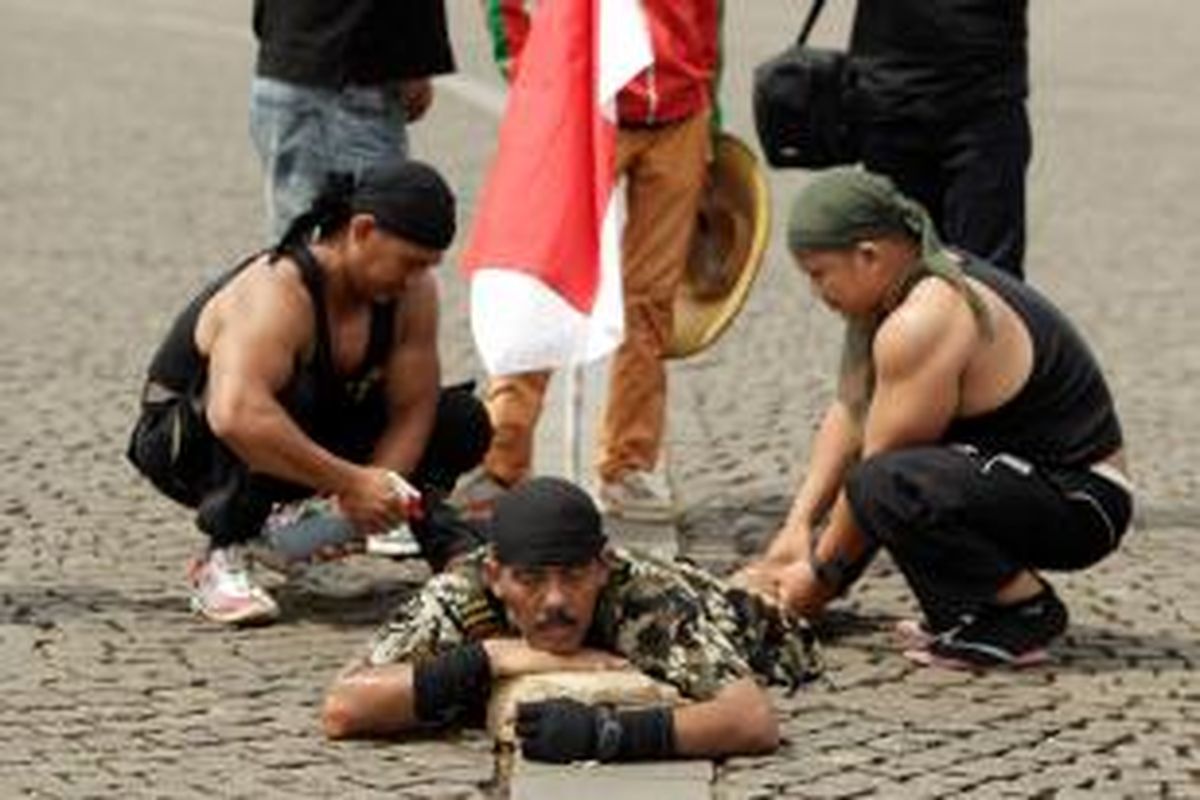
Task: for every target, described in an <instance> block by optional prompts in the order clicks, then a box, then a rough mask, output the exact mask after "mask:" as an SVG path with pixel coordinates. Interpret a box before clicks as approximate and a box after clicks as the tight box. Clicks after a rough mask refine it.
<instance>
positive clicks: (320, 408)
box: [149, 244, 396, 444]
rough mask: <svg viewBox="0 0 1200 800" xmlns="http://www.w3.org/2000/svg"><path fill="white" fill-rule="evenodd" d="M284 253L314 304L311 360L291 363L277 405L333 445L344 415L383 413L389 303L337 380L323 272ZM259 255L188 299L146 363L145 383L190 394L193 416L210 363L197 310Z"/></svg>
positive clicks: (295, 252)
mask: <svg viewBox="0 0 1200 800" xmlns="http://www.w3.org/2000/svg"><path fill="white" fill-rule="evenodd" d="M284 254H285V255H287V256H289V257H291V258H292V259H293V260H294V261H295V262H296V264H297V266H298V267H299V269H300V275H301V278H302V279H303V281H304V286H305V288H306V289H307V290H308V293H309V297H310V298H311V299H312V304H313V314H314V316H315V321H316V347H315V348H314V351H313V353H312V356H311V357H310V358H307V359H304V360H302V361H300V362H299V363H297V364H296V368H295V370H294V372H293V375H292V379H291V381H290V382H289V383H288V385H287V386H286V387H285V388H284V390H283V391H282V392H281V393H280V402H282V403H283V405H284V407H285V408H287V409H288V412H289V413H290V414H291V415H292V416H293V418H294V419H295V421H296V422H297V424H299V425H300V427H301V428H302V429H303V430H304V431H305V432H306V433H308V434H309V435H310V436H312V437H313V438H314V439H316V440H317V441H319V442H325V441H330V440H336V439H338V438H339V435H340V433H341V431H342V430H343V428H344V426H345V423H346V421H347V420H348V419H350V415H353V414H356V413H371V414H384V413H386V411H385V409H384V403H383V399H382V395H383V391H384V387H383V368H384V365H385V362H386V360H387V357H388V354H389V352H390V351H391V347H392V335H393V329H394V326H395V315H396V312H395V303H386V304H375V305H374V306H373V307H372V309H371V323H370V325H371V330H370V337H369V340H368V342H367V351H366V355H365V357H364V358H363V361H362V363H361V364H360V365H359V366H358V367H357V368H356V369H355V370H354V372H353V373H351V374H350V375H348V376H342V375H338V374H337V371H336V370H335V369H334V364H333V348H332V344H331V337H330V333H329V320H328V317H327V311H326V308H325V290H324V274H323V273H322V271H321V267H320V265H319V264H318V263H317V260H316V257H315V256H313V254H312V251H311V250H309V249H308V247H307V246H305V245H303V244H300V245H296V246H293V247H290V248H288V249H287V250H286V251H285V253H284ZM260 255H261V253H255V254H254V255H252V256H250V257H249V258H247V259H245V260H244V261H242V262H241V263H239V264H238V265H237V266H235V267H234V268H233V269H231V270H229V271H228V272H226V273H225V274H223V275H221V276H220V277H219V278H217V279H216V280H215V281H213V282H212V283H210V284H209V285H208V286H206V287H205V288H204V289H203V290H202V291H201V292H200V293H199V294H198V295H197V296H196V297H195V298H193V299H192V301H191V302H190V303H188V305H187V307H186V308H184V310H183V311H182V312H181V313H180V314H179V316H178V317H176V319H175V321H174V323H173V324H172V326H171V330H170V332H169V333H168V334H167V338H166V339H165V340H164V341H163V343H162V344H161V345H160V346H159V348H158V350H157V352H155V354H154V358H153V359H152V360H151V362H150V368H149V377H150V379H151V380H153V381H155V382H157V383H159V384H161V385H162V386H163V387H165V388H167V389H169V390H172V391H174V392H177V393H178V394H180V395H183V396H186V397H188V398H189V399H190V400H191V401H192V402H191V404H190V405H191V407H192V408H193V410H195V411H197V413H199V409H201V408H202V403H201V402H200V397H201V396H202V394H203V392H204V389H205V386H206V384H207V381H208V361H207V359H205V357H204V356H203V355H201V353H200V351H199V350H198V349H197V348H196V335H195V334H196V323H197V321H198V320H199V318H200V312H201V311H203V309H204V306H205V304H206V303H208V301H209V300H211V299H212V297H213V295H215V294H216V293H217V292H218V291H220V290H221V289H222V288H223V287H224V286H226V285H227V284H228V283H229V281H231V280H232V279H233V278H234V277H235V276H236V275H238V274H239V273H240V272H241V271H242V270H243V269H245V268H246V267H247V266H249V265H250V264H252V263H254V262H255V260H256V259H257V258H258V257H259V256H260ZM364 444H365V443H364Z"/></svg>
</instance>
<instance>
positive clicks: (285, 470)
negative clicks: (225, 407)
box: [209, 399, 356, 494]
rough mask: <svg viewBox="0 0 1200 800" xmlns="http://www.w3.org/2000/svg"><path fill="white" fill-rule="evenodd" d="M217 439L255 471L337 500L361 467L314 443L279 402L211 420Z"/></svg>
mask: <svg viewBox="0 0 1200 800" xmlns="http://www.w3.org/2000/svg"><path fill="white" fill-rule="evenodd" d="M209 424H210V425H211V426H212V429H213V433H214V434H215V435H216V436H217V437H218V438H219V439H220V440H221V441H222V442H224V443H225V445H226V446H228V447H229V449H230V450H232V451H233V452H234V454H236V455H237V456H238V457H239V458H240V459H241V460H242V461H244V462H245V463H246V464H247V466H249V467H250V469H251V470H253V471H255V472H261V473H264V474H266V475H270V476H272V477H275V478H279V479H281V480H285V481H289V482H291V483H296V484H300V485H302V486H307V487H309V488H310V489H313V490H314V491H316V492H322V493H329V494H337V493H340V492H342V491H343V490H344V489H345V488H346V486H348V485H349V484H350V483H351V481H352V480H353V478H354V470H355V469H356V466H355V465H354V464H352V463H350V462H349V461H346V460H345V459H342V458H339V457H338V456H336V455H334V454H333V453H331V452H330V451H329V450H327V449H325V448H324V447H321V445H319V444H317V443H316V442H315V441H313V440H312V439H310V438H309V437H308V435H307V434H305V433H304V431H303V430H301V429H300V426H298V425H297V424H296V423H295V422H294V421H293V420H292V418H291V417H289V416H288V414H287V411H286V410H284V408H283V407H282V406H280V405H279V404H278V403H277V402H276V401H274V399H271V400H269V401H266V400H259V401H250V402H249V403H247V404H245V405H243V406H241V407H240V408H239V409H238V410H237V411H236V412H235V413H233V414H227V415H221V416H219V417H213V416H210V417H209Z"/></svg>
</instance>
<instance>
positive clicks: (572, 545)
mask: <svg viewBox="0 0 1200 800" xmlns="http://www.w3.org/2000/svg"><path fill="white" fill-rule="evenodd" d="M492 543H493V545H494V547H495V553H496V560H497V561H499V562H500V563H502V564H512V565H521V566H551V565H558V566H562V565H570V564H583V563H586V562H588V561H590V560H592V559H593V558H595V557H596V556H597V555H599V554H600V552H601V551H602V550H603V549H604V545H605V544H606V543H607V540H606V539H605V538H604V526H603V524H602V522H601V520H600V512H599V511H598V510H597V509H596V504H595V503H593V502H592V498H591V497H590V496H589V495H588V493H587V492H585V491H584V490H583V489H580V488H579V487H578V486H576V485H575V484H573V483H571V482H570V481H565V480H563V479H561V478H548V477H542V478H532V479H530V480H527V481H523V482H522V483H519V484H517V486H516V487H515V488H513V490H512V491H510V492H508V493H506V494H504V495H502V496H501V497H500V498H499V499H498V500H497V501H496V505H495V508H494V510H493V514H492Z"/></svg>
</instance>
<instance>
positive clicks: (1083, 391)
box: [736, 167, 1132, 668]
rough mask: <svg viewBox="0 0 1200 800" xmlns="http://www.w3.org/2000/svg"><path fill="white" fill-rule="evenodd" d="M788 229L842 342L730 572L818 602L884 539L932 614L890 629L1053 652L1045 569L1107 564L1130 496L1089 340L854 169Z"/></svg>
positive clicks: (977, 652)
mask: <svg viewBox="0 0 1200 800" xmlns="http://www.w3.org/2000/svg"><path fill="white" fill-rule="evenodd" d="M788 243H789V248H790V250H791V252H792V254H793V256H794V257H795V259H796V261H797V263H798V265H799V266H800V268H801V269H802V270H803V271H804V273H805V274H806V275H807V276H808V277H809V279H810V280H811V282H812V285H813V288H814V290H815V291H816V293H817V294H818V295H819V296H820V298H821V300H822V301H823V302H824V303H825V304H826V305H827V306H829V307H830V308H832V309H833V310H835V311H837V312H838V313H839V314H840V315H841V316H843V317H844V318H845V321H846V339H845V345H844V350H843V356H842V363H841V368H840V375H839V379H838V391H837V395H836V398H835V399H834V400H833V402H832V403H831V405H830V407H829V409H828V411H827V413H826V414H825V417H824V420H823V421H822V423H821V426H820V428H819V430H818V432H817V434H816V438H815V440H814V442H813V445H812V448H811V457H810V462H809V467H808V470H807V474H806V475H805V477H804V480H803V482H802V483H801V486H800V488H799V491H798V493H797V495H796V498H795V501H794V503H793V505H792V508H791V511H790V513H789V515H788V517H787V520H786V521H785V523H784V525H783V527H782V529H781V530H780V531H779V532H778V534H777V535H776V536H775V538H774V540H773V541H772V542H771V544H770V546H769V547H768V548H767V550H766V552H765V554H763V555H762V556H761V557H760V558H759V559H758V560H756V561H754V562H752V563H751V564H750V565H748V566H747V567H746V568H744V569H743V570H742V571H741V572H740V573H739V574H738V575H737V576H736V578H737V580H738V581H739V582H741V583H742V584H743V585H746V586H749V587H751V588H753V589H755V590H756V591H759V592H760V593H762V594H764V595H766V596H767V597H770V598H772V599H774V600H775V601H777V602H779V603H781V604H782V605H783V606H784V607H786V608H787V609H788V610H789V611H792V612H794V613H799V614H803V615H806V616H809V615H813V614H816V613H818V612H819V611H820V610H821V609H822V608H823V607H824V606H825V605H826V603H828V602H829V601H830V600H832V599H833V598H834V597H836V596H838V595H839V594H841V593H842V592H844V591H845V590H846V589H847V588H848V587H849V586H850V584H851V583H852V582H853V581H854V580H855V579H856V578H857V577H858V576H859V575H861V573H862V570H863V569H864V567H865V566H866V564H867V563H868V562H869V560H870V558H871V556H872V555H873V554H874V553H875V552H876V551H877V549H878V548H880V547H883V548H884V549H886V550H887V551H888V552H889V554H890V555H891V556H892V559H893V560H894V561H895V562H896V564H897V565H898V567H899V569H900V570H901V572H902V573H903V575H904V577H905V579H906V581H907V582H908V585H909V587H910V588H911V589H912V591H913V594H914V595H915V596H916V600H917V602H918V604H919V605H920V609H921V612H922V613H923V617H924V618H923V619H921V620H914V621H905V622H902V623H901V624H900V625H899V626H898V632H899V633H900V634H901V635H902V638H903V639H904V640H905V641H906V645H907V649H906V650H905V654H906V655H907V656H909V657H910V658H912V659H913V660H914V661H917V662H919V663H922V664H928V665H937V666H948V667H960V668H962V667H971V668H978V667H987V666H995V665H1013V666H1023V665H1029V664H1033V663H1037V662H1040V661H1043V660H1045V659H1046V658H1047V654H1046V651H1045V646H1046V645H1047V644H1048V643H1049V642H1051V641H1052V640H1053V639H1055V638H1056V637H1057V636H1059V635H1060V634H1061V633H1062V632H1063V631H1064V630H1065V628H1066V625H1067V611H1066V607H1065V606H1064V604H1063V603H1062V601H1061V600H1060V599H1059V598H1058V596H1057V595H1056V594H1055V592H1054V590H1053V589H1052V588H1051V586H1050V585H1049V584H1048V583H1047V582H1046V581H1045V579H1044V578H1043V577H1042V576H1041V574H1040V573H1041V571H1042V570H1076V569H1083V568H1085V567H1088V566H1090V565H1092V564H1094V563H1095V562H1097V561H1099V560H1100V559H1101V558H1103V557H1105V556H1106V555H1108V554H1109V553H1111V552H1112V551H1113V550H1114V549H1116V547H1117V546H1118V544H1119V543H1120V541H1121V538H1122V536H1123V535H1124V533H1125V531H1126V529H1127V527H1128V525H1129V521H1130V517H1131V512H1132V487H1131V485H1130V483H1129V480H1128V478H1127V477H1126V475H1125V465H1124V457H1123V439H1122V433H1121V426H1120V423H1119V421H1118V419H1117V415H1116V411H1115V409H1114V406H1113V400H1112V397H1111V395H1110V392H1109V389H1108V386H1107V384H1106V383H1105V379H1104V376H1103V374H1102V373H1101V370H1100V368H1099V366H1098V365H1097V362H1096V360H1095V358H1094V357H1093V355H1092V353H1091V352H1090V350H1089V348H1088V346H1087V344H1086V343H1085V342H1084V340H1083V338H1082V337H1081V336H1080V334H1079V333H1078V331H1077V330H1076V329H1075V328H1074V327H1073V326H1072V325H1071V323H1070V322H1069V321H1068V320H1067V318H1066V317H1065V316H1064V315H1063V314H1062V313H1061V312H1060V311H1059V310H1058V309H1057V308H1056V307H1055V306H1054V305H1053V304H1052V303H1051V302H1050V301H1048V300H1047V299H1046V298H1045V297H1044V296H1042V295H1041V294H1039V293H1038V292H1037V291H1036V290H1034V289H1032V288H1030V287H1028V286H1026V285H1025V284H1023V283H1022V282H1020V281H1018V280H1017V279H1015V278H1013V277H1012V276H1010V275H1007V274H1006V273H1004V272H1001V271H1000V270H998V269H996V268H994V267H992V266H990V265H989V264H987V263H985V262H983V261H981V260H980V259H978V258H976V257H974V256H972V255H970V254H968V253H965V252H961V251H957V250H953V249H950V248H947V247H945V246H944V245H943V244H942V243H941V241H940V240H939V238H938V236H937V233H936V232H935V229H934V226H933V224H932V222H931V221H930V218H929V215H928V214H927V213H926V211H925V209H924V208H923V207H922V206H921V205H920V204H919V203H917V202H916V201H914V200H912V199H910V198H908V197H906V196H905V195H903V194H901V193H900V192H899V191H898V190H897V189H896V188H895V187H894V185H893V184H892V183H891V181H890V180H888V179H887V178H884V177H882V176H879V175H875V174H872V173H870V172H867V171H865V170H862V169H858V168H852V167H847V168H838V169H834V170H829V171H827V172H825V173H822V174H820V175H819V176H817V177H816V178H815V179H814V180H813V181H812V182H811V183H810V184H808V185H807V186H806V187H805V188H804V189H803V190H802V191H801V192H800V194H799V195H798V197H797V198H796V200H795V204H794V205H793V207H792V211H791V218H790V221H789V230H788Z"/></svg>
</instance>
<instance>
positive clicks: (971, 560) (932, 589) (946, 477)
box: [846, 446, 1132, 630]
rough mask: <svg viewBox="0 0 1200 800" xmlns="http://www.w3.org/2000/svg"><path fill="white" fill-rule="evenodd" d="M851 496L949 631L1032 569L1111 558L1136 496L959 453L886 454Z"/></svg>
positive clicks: (1076, 475)
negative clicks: (1017, 577)
mask: <svg viewBox="0 0 1200 800" xmlns="http://www.w3.org/2000/svg"><path fill="white" fill-rule="evenodd" d="M846 494H847V498H848V500H849V501H850V507H851V509H852V510H853V514H854V518H855V521H856V522H857V524H858V526H859V527H860V529H861V530H862V531H863V532H864V533H865V534H866V536H867V537H868V538H869V539H870V540H872V541H873V542H874V543H876V544H878V545H882V546H883V547H884V548H886V549H887V551H888V552H889V553H890V554H891V556H892V559H893V560H894V561H895V562H896V564H897V566H898V567H899V568H900V570H901V571H902V572H903V573H904V576H905V578H906V579H907V581H908V584H909V586H910V587H911V588H912V590H913V593H914V594H915V595H916V597H917V600H918V602H919V603H920V604H921V609H922V611H924V613H925V616H926V619H927V621H928V622H929V624H930V625H931V626H932V627H933V629H935V630H943V629H945V628H948V627H951V626H952V625H953V624H955V623H956V622H957V620H958V619H959V618H960V617H961V616H962V615H963V614H967V613H972V612H974V611H976V610H978V609H979V608H980V607H982V606H983V605H985V604H987V603H988V602H989V601H991V600H993V599H994V597H995V594H996V591H997V590H998V589H1000V588H1001V587H1002V586H1003V585H1004V584H1005V583H1007V582H1008V581H1009V580H1011V579H1012V578H1013V577H1014V576H1016V575H1017V574H1018V573H1019V572H1021V571H1022V570H1024V569H1027V568H1035V569H1050V570H1077V569H1083V568H1084V567H1088V566H1090V565H1092V564H1094V563H1096V562H1097V561H1099V560H1100V559H1101V558H1103V557H1104V556H1106V555H1107V554H1109V553H1111V552H1112V551H1113V550H1114V549H1116V547H1117V545H1118V544H1119V543H1120V540H1121V537H1122V536H1123V535H1124V533H1125V530H1126V528H1127V527H1128V525H1129V519H1130V516H1131V513H1132V498H1131V497H1130V495H1129V493H1128V492H1127V491H1126V490H1125V489H1124V488H1122V487H1121V486H1119V485H1118V484H1116V483H1114V482H1113V481H1111V480H1109V479H1107V478H1104V477H1101V476H1099V475H1097V474H1096V473H1094V472H1092V471H1091V470H1089V469H1086V468H1085V469H1057V468H1056V469H1042V468H1035V467H1032V466H1030V465H1029V464H1028V463H1026V462H1024V461H1021V460H1020V459H1016V458H1014V457H1012V456H1008V455H1004V454H990V455H989V454H981V453H979V452H977V451H974V450H971V449H969V448H959V447H954V446H942V447H919V448H912V449H908V450H899V451H895V452H890V453H883V454H881V455H878V456H875V457H873V458H870V459H868V460H867V461H865V462H863V463H862V464H860V465H858V466H857V467H856V468H855V469H854V470H853V471H852V472H851V474H850V476H849V479H848V481H847V484H846Z"/></svg>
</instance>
